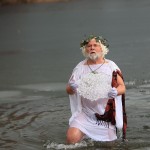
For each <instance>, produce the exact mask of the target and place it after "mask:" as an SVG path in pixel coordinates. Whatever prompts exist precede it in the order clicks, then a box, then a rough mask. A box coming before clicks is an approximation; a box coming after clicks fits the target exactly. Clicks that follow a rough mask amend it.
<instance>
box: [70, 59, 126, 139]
mask: <svg viewBox="0 0 150 150" xmlns="http://www.w3.org/2000/svg"><path fill="white" fill-rule="evenodd" d="M85 62H86V60H83V61H82V62H80V63H79V64H78V65H77V66H76V67H75V68H74V70H73V73H72V75H71V77H70V80H69V83H76V84H78V81H79V80H80V79H81V78H82V77H83V76H84V75H85V74H87V73H90V72H91V70H90V68H89V67H88V65H85ZM106 62H108V63H105V64H104V65H102V66H101V67H100V68H99V69H98V70H97V72H98V73H100V72H102V73H106V74H107V75H109V76H111V78H110V79H112V73H113V71H114V70H120V69H119V68H118V66H117V65H116V64H115V63H114V62H113V61H111V60H108V59H106ZM100 65H101V64H96V65H91V67H92V70H95V69H96V68H98V67H99V66H100ZM110 83H111V81H110ZM69 99H70V107H71V113H72V116H71V118H70V119H69V125H70V127H75V128H78V129H80V130H81V131H82V132H83V133H84V134H85V135H86V136H87V137H89V138H91V139H93V140H95V141H113V140H115V139H117V136H116V127H117V128H118V129H119V130H120V129H122V128H123V113H122V101H121V96H117V97H116V98H115V106H116V116H115V119H116V126H114V125H112V124H111V123H109V127H108V126H105V125H104V124H98V123H97V119H96V117H95V113H99V114H100V115H103V114H104V112H105V107H106V104H107V101H108V98H107V99H106V98H103V99H98V100H96V101H90V100H88V99H85V98H83V97H82V96H80V95H79V94H78V93H77V92H76V93H75V94H73V95H69Z"/></svg>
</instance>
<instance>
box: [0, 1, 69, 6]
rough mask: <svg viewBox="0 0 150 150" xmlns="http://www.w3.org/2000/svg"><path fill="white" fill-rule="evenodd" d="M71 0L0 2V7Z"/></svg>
mask: <svg viewBox="0 0 150 150" xmlns="http://www.w3.org/2000/svg"><path fill="white" fill-rule="evenodd" d="M69 1H71V0H1V1H0V6H3V5H16V4H30V3H57V2H69Z"/></svg>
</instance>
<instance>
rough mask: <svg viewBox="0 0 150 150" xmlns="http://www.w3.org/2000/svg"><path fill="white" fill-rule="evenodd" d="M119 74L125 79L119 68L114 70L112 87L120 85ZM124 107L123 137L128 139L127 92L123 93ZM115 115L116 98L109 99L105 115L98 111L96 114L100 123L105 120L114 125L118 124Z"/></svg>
mask: <svg viewBox="0 0 150 150" xmlns="http://www.w3.org/2000/svg"><path fill="white" fill-rule="evenodd" d="M117 75H119V76H120V77H121V78H122V79H123V76H122V74H121V72H120V71H119V70H117V71H113V76H112V87H116V88H117V87H118V84H117ZM123 80H124V79H123ZM122 109H123V129H122V132H123V137H122V138H123V140H124V139H126V128H127V116H126V110H125V94H122ZM115 115H116V110H115V101H114V99H109V100H108V102H107V106H106V108H105V113H104V114H103V115H99V114H98V113H96V114H95V116H96V117H97V119H98V121H99V123H100V124H101V123H102V122H103V121H105V122H108V123H109V122H111V124H112V125H116V120H115Z"/></svg>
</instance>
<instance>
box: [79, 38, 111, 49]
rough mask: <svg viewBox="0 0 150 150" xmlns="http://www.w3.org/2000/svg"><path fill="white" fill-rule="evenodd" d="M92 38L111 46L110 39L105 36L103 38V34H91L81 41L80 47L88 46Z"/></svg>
mask: <svg viewBox="0 0 150 150" xmlns="http://www.w3.org/2000/svg"><path fill="white" fill-rule="evenodd" d="M92 39H95V40H96V42H101V43H102V44H103V45H104V46H106V47H109V44H108V41H107V40H106V39H105V38H103V37H102V36H95V35H90V36H88V37H87V38H85V39H84V40H82V41H81V43H80V47H81V48H82V47H84V46H86V45H87V44H88V43H89V42H90V41H91V40H92Z"/></svg>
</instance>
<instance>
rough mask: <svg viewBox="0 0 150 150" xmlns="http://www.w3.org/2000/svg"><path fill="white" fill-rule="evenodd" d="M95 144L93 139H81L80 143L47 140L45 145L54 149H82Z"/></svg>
mask: <svg viewBox="0 0 150 150" xmlns="http://www.w3.org/2000/svg"><path fill="white" fill-rule="evenodd" d="M93 145H94V142H93V141H92V140H87V141H81V142H80V143H76V144H69V145H67V144H58V143H55V142H50V141H47V143H45V144H44V145H43V146H44V147H46V148H47V149H53V150H60V149H61V150H69V149H79V148H80V149H82V148H85V147H89V146H90V147H91V146H93Z"/></svg>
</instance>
